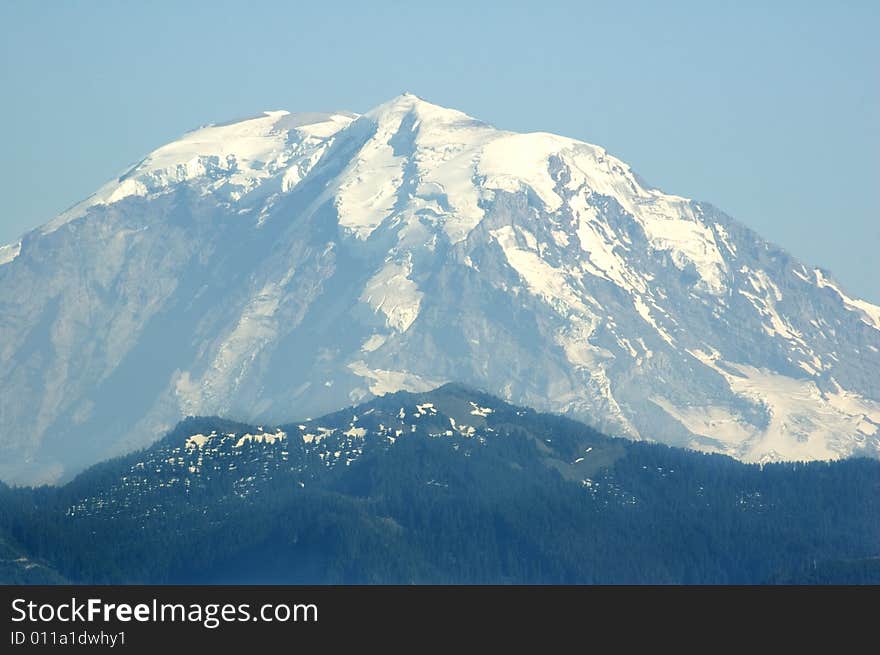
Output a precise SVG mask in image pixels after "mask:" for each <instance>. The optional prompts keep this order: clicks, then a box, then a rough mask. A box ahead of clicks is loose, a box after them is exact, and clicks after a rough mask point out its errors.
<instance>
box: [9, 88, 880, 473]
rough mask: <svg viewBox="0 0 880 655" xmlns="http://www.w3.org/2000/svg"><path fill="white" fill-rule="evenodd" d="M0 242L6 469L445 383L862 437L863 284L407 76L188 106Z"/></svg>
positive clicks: (720, 431)
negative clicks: (203, 120)
mask: <svg viewBox="0 0 880 655" xmlns="http://www.w3.org/2000/svg"><path fill="white" fill-rule="evenodd" d="M0 252H2V254H0V262H5V263H2V264H0V392H2V393H0V425H2V426H3V432H2V434H0V449H2V457H0V478H2V479H6V480H12V481H37V480H40V481H43V480H47V481H52V480H59V479H64V478H65V477H68V476H69V475H71V474H72V473H74V472H75V471H77V470H79V469H81V468H82V467H83V466H86V465H88V464H91V463H93V462H95V461H98V460H99V459H101V458H103V457H106V456H109V455H114V454H121V453H124V452H126V451H128V450H131V449H133V448H136V447H141V446H143V445H145V444H147V443H149V440H150V439H151V438H152V436H153V435H155V434H158V433H161V432H162V431H164V430H167V429H170V427H171V426H173V425H174V424H175V423H176V422H177V421H178V420H179V419H180V418H181V417H183V416H186V415H197V414H202V415H205V414H217V415H225V416H236V417H239V418H241V419H244V420H254V421H267V422H278V421H281V420H284V419H285V418H286V417H288V416H290V415H291V414H294V413H297V414H299V413H302V414H319V413H323V412H327V411H331V410H333V409H337V408H339V407H343V406H346V405H349V404H352V403H356V402H359V401H361V400H364V399H366V398H369V397H370V396H372V395H376V394H382V393H384V392H387V391H394V390H397V389H410V390H416V391H418V390H425V389H429V388H432V387H433V386H436V385H437V384H439V383H441V382H443V381H447V380H456V381H462V382H465V383H467V384H472V385H475V386H479V387H481V388H485V389H488V390H490V391H492V392H494V393H497V394H498V395H500V396H502V397H504V398H506V399H508V400H511V401H515V402H520V403H523V404H528V405H532V406H535V407H538V408H540V409H545V410H553V411H558V412H564V413H568V414H570V415H572V416H575V417H580V418H582V419H585V420H588V421H590V422H592V423H594V424H596V425H597V426H599V427H601V428H603V429H604V430H606V431H611V432H614V433H618V434H625V435H628V436H631V437H634V438H657V439H661V440H663V441H666V442H667V443H670V444H675V445H682V446H687V447H691V448H697V449H702V450H707V451H714V452H722V453H726V454H730V455H732V456H734V457H737V458H740V459H742V460H745V461H771V460H780V459H823V458H836V457H841V456H847V455H851V454H853V453H865V454H869V455H872V456H876V455H877V454H878V452H880V433H878V426H880V384H878V373H877V371H878V370H880V368H878V364H880V308H878V307H876V306H874V305H871V304H869V303H866V302H864V301H860V300H858V299H854V298H850V297H849V296H847V295H846V293H845V292H844V291H843V290H842V289H841V288H840V286H839V285H838V284H837V283H836V282H834V281H833V278H832V277H831V276H830V275H829V274H828V273H827V272H824V271H821V270H819V269H815V268H811V267H808V266H806V265H804V264H802V263H800V262H798V261H796V260H795V259H793V258H792V257H790V256H789V255H788V254H786V253H785V252H784V251H782V250H780V249H778V248H776V247H775V246H772V245H771V244H768V243H766V242H764V241H762V240H761V239H760V238H759V237H758V236H757V235H755V234H754V233H753V232H751V231H750V230H748V229H747V228H745V227H743V226H741V225H739V224H737V223H736V222H734V221H733V220H732V219H730V218H729V217H727V216H725V215H724V214H723V213H721V212H720V211H718V210H717V209H715V208H713V207H712V206H710V205H707V204H705V203H701V202H695V201H691V200H688V199H685V198H681V197H678V196H673V195H669V194H665V193H663V192H661V191H659V190H657V189H653V188H651V187H649V186H648V185H646V184H645V183H644V182H643V181H642V180H640V178H638V176H636V175H635V174H634V173H633V172H632V171H631V170H630V168H629V167H628V166H627V165H626V164H624V163H623V162H621V161H619V160H618V159H616V158H614V157H612V156H610V155H608V154H607V153H606V152H605V151H604V150H603V149H602V148H600V147H597V146H593V145H589V144H586V143H582V142H578V141H575V140H572V139H566V138H563V137H558V136H555V135H551V134H544V133H533V134H515V133H510V132H505V131H502V130H497V129H495V128H493V127H491V126H489V125H487V124H485V123H482V122H480V121H478V120H476V119H473V118H471V117H469V116H466V115H465V114H462V113H460V112H457V111H454V110H450V109H445V108H442V107H438V106H436V105H432V104H430V103H427V102H425V101H423V100H421V99H419V98H417V97H415V96H412V95H404V96H400V97H398V98H395V99H393V100H391V101H390V102H388V103H386V104H384V105H381V106H380V107H377V108H376V109H374V110H372V111H370V112H368V113H367V114H365V115H363V116H355V115H350V114H343V113H337V114H286V113H284V112H268V113H267V114H265V115H263V116H261V117H257V118H254V119H250V120H246V121H241V122H237V123H231V124H226V125H220V126H213V127H208V128H203V129H201V130H197V131H195V132H192V133H190V134H188V135H186V136H185V137H184V138H183V139H181V140H180V141H177V142H174V143H172V144H169V145H167V146H164V147H163V148H160V149H159V150H157V151H155V152H154V153H152V154H151V155H149V156H148V157H147V158H145V159H144V161H142V162H141V163H140V164H138V165H137V166H135V167H134V168H133V169H132V170H130V171H129V172H128V173H126V174H125V175H123V176H122V177H121V178H119V180H115V181H113V182H111V183H109V184H108V185H106V186H105V187H103V188H102V189H101V190H100V191H99V192H98V193H97V194H96V195H95V196H93V197H91V198H89V199H87V200H86V201H84V202H83V203H80V204H79V205H77V206H75V207H73V208H72V209H71V210H69V211H67V212H65V213H64V214H62V215H61V216H59V217H58V218H57V219H55V220H53V221H52V222H51V223H49V224H48V225H47V226H45V227H44V228H41V229H38V230H35V231H33V232H31V233H30V234H27V235H25V237H24V238H23V239H22V241H21V242H20V243H19V244H14V245H12V246H8V247H6V248H5V249H4V250H3V251H0Z"/></svg>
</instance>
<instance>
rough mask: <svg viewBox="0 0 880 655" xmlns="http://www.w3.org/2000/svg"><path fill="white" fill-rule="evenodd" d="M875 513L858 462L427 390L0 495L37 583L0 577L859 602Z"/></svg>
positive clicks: (184, 434)
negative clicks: (633, 431) (842, 593)
mask: <svg viewBox="0 0 880 655" xmlns="http://www.w3.org/2000/svg"><path fill="white" fill-rule="evenodd" d="M878 498H880V462H878V461H876V460H869V459H849V460H843V461H837V462H830V463H828V462H812V463H806V464H801V463H784V464H782V463H780V464H768V465H765V466H763V467H760V466H757V465H746V464H742V463H740V462H737V461H735V460H733V459H730V458H728V457H725V456H720V455H707V454H700V453H696V452H692V451H686V450H680V449H675V448H670V447H667V446H662V445H657V444H650V443H645V442H631V441H628V440H623V439H614V438H611V437H607V436H604V435H602V434H600V433H598V432H596V431H595V430H593V429H591V428H589V427H587V426H585V425H583V424H581V423H577V422H574V421H571V420H569V419H565V418H561V417H558V416H553V415H548V414H540V413H536V412H534V411H532V410H529V409H523V408H518V407H514V406H511V405H508V404H506V403H504V402H502V401H500V400H498V399H497V398H494V397H491V396H488V395H485V394H482V393H479V392H476V391H473V390H470V389H466V388H464V387H461V386H457V385H446V386H444V387H441V388H440V389H437V390H435V391H432V392H428V393H424V394H410V393H396V394H391V395H387V396H384V397H381V398H377V399H375V400H373V401H371V402H369V403H366V404H364V405H361V406H358V407H354V408H350V409H347V410H344V411H341V412H337V413H335V414H331V415H328V416H324V417H322V418H318V419H309V420H303V421H299V422H296V423H292V424H290V425H282V426H272V427H269V426H250V425H243V424H239V423H234V422H230V421H225V420H221V419H216V418H193V419H188V420H186V421H184V422H182V423H181V424H180V425H178V426H177V428H176V429H175V430H174V431H173V432H171V433H170V434H168V435H167V436H166V437H164V438H163V439H162V440H160V441H159V442H157V443H156V444H154V445H153V446H152V447H150V448H148V449H146V450H144V451H141V452H138V453H134V454H132V455H129V456H126V457H123V458H120V459H116V460H113V461H110V462H106V463H103V464H100V465H98V466H95V467H93V468H92V469H90V470H88V471H86V472H85V473H83V474H82V475H80V476H79V477H77V478H76V479H74V480H73V481H71V482H70V483H68V484H66V485H65V486H63V487H51V488H50V487H45V488H39V489H32V488H9V487H2V488H0V538H2V539H3V543H6V544H15V549H14V551H13V550H10V551H9V552H11V553H14V556H12V555H10V556H9V557H7V559H9V560H10V561H20V562H21V563H24V562H40V566H39V567H31V568H29V569H27V571H28V572H29V575H28V576H26V577H23V576H22V575H18V574H20V573H21V570H20V569H21V567H17V568H15V570H14V571H11V570H10V569H9V567H0V577H4V578H5V579H4V580H2V581H4V582H59V581H61V580H63V579H69V580H72V581H74V582H82V583H404V584H407V583H527V584H531V583H615V584H616V583H661V584H663V583H712V584H714V583H764V582H785V583H799V582H821V583H834V582H843V583H860V582H874V583H876V582H878V581H880V571H878V568H880V567H878V566H877V562H878V560H877V559H876V558H877V557H878V555H880V501H878ZM8 550H9V549H8ZM22 557H24V558H25V559H24V560H21V559H20V558H22ZM40 571H44V572H45V575H44V576H42V577H41V576H40V575H39V573H40ZM16 576H17V577H16Z"/></svg>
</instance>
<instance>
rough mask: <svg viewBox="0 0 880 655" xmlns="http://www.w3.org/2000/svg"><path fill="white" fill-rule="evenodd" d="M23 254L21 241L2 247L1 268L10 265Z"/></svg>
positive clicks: (0, 248)
mask: <svg viewBox="0 0 880 655" xmlns="http://www.w3.org/2000/svg"><path fill="white" fill-rule="evenodd" d="M20 254H21V241H19V242H18V243H10V244H8V245H6V246H0V266H3V265H4V264H8V263H10V262H11V261H13V260H14V259H15V258H16V257H18V256H19V255H20Z"/></svg>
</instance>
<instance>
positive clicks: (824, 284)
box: [813, 268, 880, 330]
mask: <svg viewBox="0 0 880 655" xmlns="http://www.w3.org/2000/svg"><path fill="white" fill-rule="evenodd" d="M813 273H814V274H815V276H816V286H818V287H819V288H820V289H831V290H832V291H834V292H835V293H836V294H837V295H838V296H840V300H841V301H842V302H843V304H844V306H845V307H846V308H847V309H849V310H850V311H854V312H857V313H858V314H860V318H861V319H862V322H863V323H865V324H867V325H870V326H871V327H873V328H875V329H877V330H880V307H878V306H877V305H874V304H872V303H869V302H868V301H866V300H859V299H858V298H850V297H849V296H847V295H846V294H845V293H844V292H843V291H841V290H840V287H838V286H837V285H836V284H834V282H832V281H831V280H830V279H828V278H827V277H825V275H824V274H823V273H822V271H821V270H819V269H818V268H817V269H815V270H814V271H813Z"/></svg>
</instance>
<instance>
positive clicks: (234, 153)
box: [42, 110, 354, 234]
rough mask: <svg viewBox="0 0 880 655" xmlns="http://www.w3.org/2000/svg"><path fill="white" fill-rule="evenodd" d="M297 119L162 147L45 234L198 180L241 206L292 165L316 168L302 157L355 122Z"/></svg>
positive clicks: (276, 116)
mask: <svg viewBox="0 0 880 655" xmlns="http://www.w3.org/2000/svg"><path fill="white" fill-rule="evenodd" d="M297 116H300V115H298V114H291V113H290V112H287V111H283V110H279V111H267V112H264V113H263V114H262V115H261V116H258V117H254V118H250V119H246V120H243V121H237V122H232V123H223V124H217V125H207V126H205V127H202V128H199V129H196V130H193V131H191V132H187V133H186V134H184V135H183V136H182V137H181V138H180V139H178V140H176V141H172V142H171V143H168V144H165V145H163V146H161V147H159V148H157V149H156V150H154V151H153V152H151V153H150V154H149V155H147V156H146V157H145V158H144V159H143V160H142V161H141V162H140V163H139V164H137V165H136V166H134V167H133V168H131V169H130V170H128V171H127V172H126V173H124V174H123V175H121V176H120V177H119V178H118V179H115V180H112V181H110V182H108V183H107V184H105V185H104V186H102V187H101V188H100V189H99V190H98V191H97V192H96V193H94V194H93V195H91V196H89V197H88V198H87V199H86V200H84V201H82V202H80V203H78V204H76V205H74V206H73V207H71V208H70V209H68V210H67V211H65V212H63V213H62V214H60V215H59V216H57V217H56V218H55V219H53V220H52V221H50V222H49V223H47V224H46V225H45V226H44V227H43V229H42V231H43V234H49V233H51V232H54V231H55V230H57V229H58V228H59V227H61V226H62V225H64V224H65V223H68V222H70V221H72V220H75V219H77V218H80V217H82V216H83V215H85V214H86V212H87V211H88V210H89V208H91V207H94V206H96V205H110V204H113V203H115V202H119V201H120V200H124V199H125V198H128V197H130V196H146V195H149V194H152V193H159V192H162V191H164V190H166V189H168V188H171V187H173V186H174V185H176V184H178V183H181V182H185V181H188V180H194V179H197V178H204V179H205V191H206V192H208V191H212V190H215V189H219V188H220V187H221V186H225V187H227V188H228V189H229V190H228V191H227V193H228V196H229V200H230V201H233V202H234V201H237V200H239V199H240V198H241V197H242V196H243V195H244V194H246V193H248V192H249V191H251V190H253V189H254V188H256V187H257V186H259V185H260V184H261V183H262V182H263V181H264V180H266V179H268V178H270V177H273V176H275V175H276V174H278V173H279V172H281V171H283V170H284V169H285V167H286V166H287V165H288V163H289V162H292V163H294V164H298V165H299V168H300V169H302V168H303V166H302V160H303V159H305V160H307V161H309V162H310V163H311V164H314V163H315V161H316V158H315V157H308V156H306V157H303V154H305V155H308V154H309V153H310V151H313V150H315V149H319V150H320V149H322V146H323V145H325V144H324V142H325V141H326V140H327V139H328V138H329V137H331V136H332V135H334V134H335V133H336V132H338V131H339V130H341V129H344V128H345V127H347V126H348V125H349V124H350V123H351V121H352V120H354V119H353V118H352V116H350V115H347V114H342V113H335V114H309V115H307V116H308V118H304V119H299V120H297ZM285 126H287V127H285ZM293 131H295V132H297V134H298V138H297V139H295V140H294V141H295V142H294V143H293V144H291V143H289V134H290V133H291V132H293ZM301 177H302V170H300V171H299V175H298V176H296V175H293V176H288V179H286V180H285V190H288V189H289V188H291V187H292V186H294V185H295V182H296V181H298V180H299V179H301Z"/></svg>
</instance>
